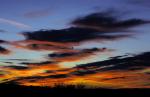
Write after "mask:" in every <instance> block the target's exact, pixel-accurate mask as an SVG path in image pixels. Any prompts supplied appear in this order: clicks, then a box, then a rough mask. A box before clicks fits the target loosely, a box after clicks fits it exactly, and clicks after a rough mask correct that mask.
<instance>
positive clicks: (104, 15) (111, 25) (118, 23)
mask: <svg viewBox="0 0 150 97" xmlns="http://www.w3.org/2000/svg"><path fill="white" fill-rule="evenodd" d="M147 23H150V21H146V20H142V19H137V18H133V19H127V20H121V19H119V16H116V15H114V12H110V11H106V12H96V13H93V14H89V15H87V16H84V17H81V18H77V19H76V20H74V21H73V22H72V24H73V25H75V26H77V27H88V28H93V29H97V30H99V31H101V32H111V31H115V32H118V31H119V32H120V31H125V30H126V29H127V28H132V27H134V26H138V25H142V24H147Z"/></svg>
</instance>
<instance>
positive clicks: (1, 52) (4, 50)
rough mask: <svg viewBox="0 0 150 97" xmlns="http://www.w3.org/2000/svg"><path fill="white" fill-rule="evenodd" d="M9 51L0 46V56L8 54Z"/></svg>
mask: <svg viewBox="0 0 150 97" xmlns="http://www.w3.org/2000/svg"><path fill="white" fill-rule="evenodd" d="M9 53H10V51H9V50H7V49H5V48H4V47H1V46H0V54H9Z"/></svg>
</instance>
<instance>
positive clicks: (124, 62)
mask: <svg viewBox="0 0 150 97" xmlns="http://www.w3.org/2000/svg"><path fill="white" fill-rule="evenodd" d="M149 58H150V52H145V53H142V54H140V55H135V56H133V57H125V58H114V59H110V60H105V61H101V62H95V63H89V64H81V65H78V66H77V67H75V68H78V69H79V70H80V71H84V72H78V71H77V73H79V74H80V75H81V74H86V73H87V74H88V73H90V72H92V73H93V72H101V71H109V70H131V71H133V70H142V69H144V68H146V67H150V65H149V64H150V59H149ZM75 73H76V72H75Z"/></svg>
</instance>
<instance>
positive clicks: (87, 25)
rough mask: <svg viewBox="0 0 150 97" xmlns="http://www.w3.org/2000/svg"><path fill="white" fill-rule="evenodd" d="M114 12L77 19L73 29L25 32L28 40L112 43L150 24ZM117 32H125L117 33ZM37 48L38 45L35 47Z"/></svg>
mask: <svg viewBox="0 0 150 97" xmlns="http://www.w3.org/2000/svg"><path fill="white" fill-rule="evenodd" d="M113 14H115V13H114V12H110V11H106V12H97V13H93V14H89V15H87V16H84V17H81V18H77V19H76V20H74V21H73V22H72V23H71V24H72V27H70V28H66V29H59V30H39V31H33V32H24V33H23V35H24V36H25V37H26V39H27V40H38V41H49V42H60V43H66V42H84V41H90V40H105V41H112V40H117V39H122V38H124V37H130V36H131V33H129V32H130V30H129V29H128V28H132V27H135V26H138V25H142V24H147V23H150V22H149V21H146V20H142V19H136V18H133V19H126V20H122V19H120V18H119V17H118V16H116V15H113ZM108 32H109V33H108ZM116 32H123V33H117V34H115V33H116ZM34 46H36V45H34Z"/></svg>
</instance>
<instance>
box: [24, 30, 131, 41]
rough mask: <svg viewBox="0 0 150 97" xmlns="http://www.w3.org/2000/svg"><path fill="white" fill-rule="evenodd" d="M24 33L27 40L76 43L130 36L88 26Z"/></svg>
mask: <svg viewBox="0 0 150 97" xmlns="http://www.w3.org/2000/svg"><path fill="white" fill-rule="evenodd" d="M23 35H24V36H25V37H26V39H27V40H38V41H49V42H59V43H68V42H72V43H76V42H85V41H91V40H102V41H112V40H117V39H122V38H124V37H129V35H105V34H104V33H103V34H101V33H100V32H99V31H97V30H94V29H88V28H77V27H71V28H67V29H61V30H47V31H41V30H40V31H35V32H24V33H23Z"/></svg>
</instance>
